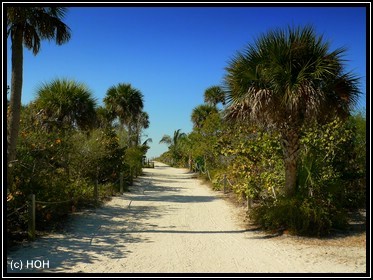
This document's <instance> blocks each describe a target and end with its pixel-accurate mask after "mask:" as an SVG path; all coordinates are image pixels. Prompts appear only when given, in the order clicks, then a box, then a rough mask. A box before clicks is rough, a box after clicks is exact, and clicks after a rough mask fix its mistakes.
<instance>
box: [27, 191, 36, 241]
mask: <svg viewBox="0 0 373 280" xmlns="http://www.w3.org/2000/svg"><path fill="white" fill-rule="evenodd" d="M28 212H29V221H28V237H29V239H30V240H35V195H34V194H31V195H30V205H29V209H28Z"/></svg>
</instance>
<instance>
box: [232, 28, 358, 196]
mask: <svg viewBox="0 0 373 280" xmlns="http://www.w3.org/2000/svg"><path fill="white" fill-rule="evenodd" d="M344 53H345V49H343V48H339V49H336V50H334V51H329V44H328V43H327V42H324V41H323V38H322V37H321V36H317V35H316V34H315V31H314V29H313V28H312V27H311V26H305V27H303V28H302V27H298V28H291V27H289V28H287V29H284V30H281V29H278V30H274V31H270V32H268V33H267V34H264V35H262V36H261V37H259V38H258V39H257V40H256V41H255V43H254V44H249V45H248V46H247V47H246V48H245V50H243V51H242V52H239V53H238V54H237V55H236V56H235V57H234V58H233V59H232V60H231V61H230V63H229V66H228V67H227V69H226V70H227V75H226V77H225V83H226V87H227V97H228V102H229V110H228V112H229V113H228V115H227V117H228V118H229V117H230V118H233V119H237V118H241V119H246V120H250V121H255V122H257V123H260V124H262V125H267V126H268V125H272V126H273V127H274V128H276V129H277V130H278V131H279V133H280V135H281V138H282V146H283V152H284V164H285V194H286V195H287V196H291V195H293V194H294V193H295V191H296V178H297V161H298V156H299V150H300V144H299V140H300V137H301V129H302V127H303V126H304V125H307V123H309V122H311V121H313V120H315V121H323V120H326V119H328V118H329V117H331V116H333V115H335V114H338V115H348V114H349V111H350V109H351V106H352V105H353V104H354V102H355V101H356V99H357V96H358V95H359V90H358V81H359V79H358V78H356V77H355V76H354V75H352V74H351V73H346V72H344V69H343V60H342V55H343V54H344Z"/></svg>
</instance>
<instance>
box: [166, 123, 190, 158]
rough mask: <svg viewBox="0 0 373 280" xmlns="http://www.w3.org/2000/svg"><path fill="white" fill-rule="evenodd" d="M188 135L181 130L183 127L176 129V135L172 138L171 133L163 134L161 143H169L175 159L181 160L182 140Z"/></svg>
mask: <svg viewBox="0 0 373 280" xmlns="http://www.w3.org/2000/svg"><path fill="white" fill-rule="evenodd" d="M186 136H187V135H186V134H185V133H184V132H181V129H178V130H175V131H174V135H173V137H172V138H171V136H169V135H163V137H162V139H161V140H160V141H159V143H160V144H162V143H163V144H167V145H168V149H169V151H170V152H171V155H172V158H173V159H174V160H176V161H177V160H179V159H180V157H181V155H180V142H181V141H182V139H184V138H185V137H186Z"/></svg>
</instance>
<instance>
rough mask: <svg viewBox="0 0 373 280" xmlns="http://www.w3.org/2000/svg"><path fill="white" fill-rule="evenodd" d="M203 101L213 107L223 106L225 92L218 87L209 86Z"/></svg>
mask: <svg viewBox="0 0 373 280" xmlns="http://www.w3.org/2000/svg"><path fill="white" fill-rule="evenodd" d="M204 101H205V102H206V103H207V104H210V105H212V106H214V107H215V106H216V105H217V104H218V103H221V104H222V105H225V92H224V90H223V89H222V88H221V87H219V86H211V87H209V88H207V89H206V90H205V93H204Z"/></svg>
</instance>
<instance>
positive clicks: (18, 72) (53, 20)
mask: <svg viewBox="0 0 373 280" xmlns="http://www.w3.org/2000/svg"><path fill="white" fill-rule="evenodd" d="M66 11H67V8H61V7H7V36H8V37H9V36H10V38H11V43H12V59H11V65H12V77H11V97H10V104H9V116H8V137H7V138H8V139H7V142H8V147H7V153H8V156H7V165H8V175H10V169H11V168H10V166H9V163H11V162H13V161H14V160H15V158H16V143H17V138H18V132H19V122H20V109H21V96H22V83H23V46H25V47H26V48H28V49H29V50H32V52H33V53H34V55H36V54H37V53H38V52H39V50H40V45H41V40H43V39H47V40H52V39H54V40H55V42H56V43H57V44H58V45H61V44H63V43H66V42H67V41H69V40H70V37H71V33H70V29H69V27H68V26H67V25H66V24H65V23H63V22H62V18H63V17H64V16H65V13H66ZM10 177H11V176H8V178H10ZM8 185H9V181H8Z"/></svg>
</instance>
